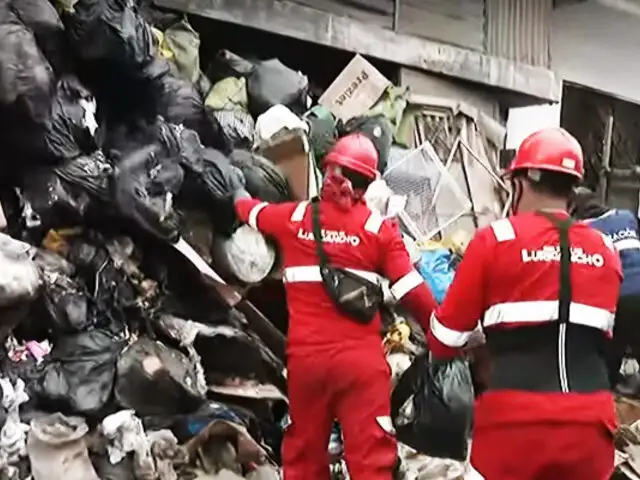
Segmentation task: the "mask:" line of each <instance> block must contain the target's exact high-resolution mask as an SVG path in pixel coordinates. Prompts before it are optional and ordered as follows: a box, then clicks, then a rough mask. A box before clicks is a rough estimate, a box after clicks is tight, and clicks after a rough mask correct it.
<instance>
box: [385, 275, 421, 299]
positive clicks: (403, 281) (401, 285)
mask: <svg viewBox="0 0 640 480" xmlns="http://www.w3.org/2000/svg"><path fill="white" fill-rule="evenodd" d="M423 283H424V279H423V278H422V276H421V275H420V274H419V273H418V272H416V271H415V270H412V271H410V272H409V273H407V274H406V275H405V276H404V277H401V278H400V279H399V280H398V281H397V282H396V283H394V284H393V285H391V295H393V298H395V299H396V300H397V301H400V299H401V298H402V297H404V296H405V295H406V294H407V293H409V292H410V291H411V290H413V289H414V288H416V287H417V286H418V285H422V284H423Z"/></svg>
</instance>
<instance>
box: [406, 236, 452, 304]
mask: <svg viewBox="0 0 640 480" xmlns="http://www.w3.org/2000/svg"><path fill="white" fill-rule="evenodd" d="M452 261H453V256H452V254H451V251H450V250H449V249H447V248H433V249H429V250H423V251H422V252H420V260H418V263H417V265H416V268H417V269H418V272H420V275H421V276H422V278H424V279H425V280H426V281H427V284H428V285H429V290H431V293H433V297H434V298H435V299H436V301H437V302H438V303H442V301H443V300H444V297H445V295H446V293H447V290H448V289H449V285H451V282H453V277H454V276H455V274H456V272H455V269H454V268H453V266H452Z"/></svg>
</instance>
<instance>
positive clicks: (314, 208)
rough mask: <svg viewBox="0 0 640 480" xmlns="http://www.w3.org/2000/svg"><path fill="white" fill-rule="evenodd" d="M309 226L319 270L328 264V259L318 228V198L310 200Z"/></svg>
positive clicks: (320, 231) (320, 230)
mask: <svg viewBox="0 0 640 480" xmlns="http://www.w3.org/2000/svg"><path fill="white" fill-rule="evenodd" d="M311 224H312V228H313V238H314V240H315V242H316V253H317V254H318V260H319V262H320V268H321V269H322V268H324V267H326V266H327V265H328V264H329V257H328V256H327V252H325V250H324V246H323V245H322V229H321V228H320V198H319V197H314V198H312V199H311Z"/></svg>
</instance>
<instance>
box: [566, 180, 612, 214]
mask: <svg viewBox="0 0 640 480" xmlns="http://www.w3.org/2000/svg"><path fill="white" fill-rule="evenodd" d="M608 211H609V208H608V207H607V206H606V205H605V204H604V202H602V201H601V200H600V198H598V195H597V194H596V192H594V191H593V190H591V189H590V188H588V187H584V186H580V187H578V188H575V189H574V191H573V198H572V201H571V214H572V215H573V216H574V217H575V218H577V219H578V220H584V219H586V218H595V217H599V216H600V215H603V214H605V213H606V212H608Z"/></svg>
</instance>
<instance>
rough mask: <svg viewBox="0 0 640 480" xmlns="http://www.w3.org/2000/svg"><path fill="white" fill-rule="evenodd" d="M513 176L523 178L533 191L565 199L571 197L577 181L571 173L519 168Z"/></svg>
mask: <svg viewBox="0 0 640 480" xmlns="http://www.w3.org/2000/svg"><path fill="white" fill-rule="evenodd" d="M515 176H516V177H520V178H525V179H526V180H527V181H528V183H529V185H531V189H532V190H533V191H534V192H537V193H544V194H546V195H552V196H554V197H558V198H566V199H567V200H570V199H571V198H573V190H574V188H575V187H576V184H577V183H578V181H579V180H578V179H577V178H576V177H575V176H573V175H569V174H567V173H560V172H550V171H546V170H534V171H529V170H520V171H518V172H516V173H515Z"/></svg>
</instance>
